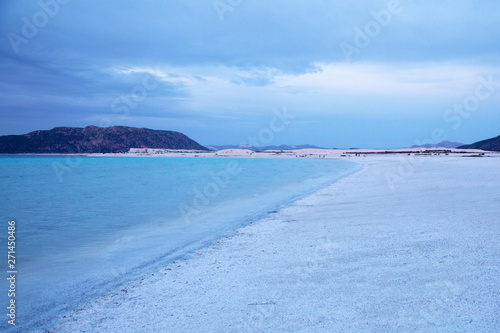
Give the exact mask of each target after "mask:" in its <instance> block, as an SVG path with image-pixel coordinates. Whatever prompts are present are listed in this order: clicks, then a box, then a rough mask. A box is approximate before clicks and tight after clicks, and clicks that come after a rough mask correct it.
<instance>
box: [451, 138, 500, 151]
mask: <svg viewBox="0 0 500 333" xmlns="http://www.w3.org/2000/svg"><path fill="white" fill-rule="evenodd" d="M458 148H460V149H482V150H488V151H500V135H499V136H497V137H494V138H491V139H486V140H482V141H478V142H475V143H473V144H470V145H463V146H460V147H458Z"/></svg>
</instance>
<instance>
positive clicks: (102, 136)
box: [0, 126, 207, 154]
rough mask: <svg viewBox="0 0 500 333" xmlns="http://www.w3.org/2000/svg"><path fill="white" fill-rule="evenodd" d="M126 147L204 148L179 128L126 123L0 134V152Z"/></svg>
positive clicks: (94, 150)
mask: <svg viewBox="0 0 500 333" xmlns="http://www.w3.org/2000/svg"><path fill="white" fill-rule="evenodd" d="M130 148H164V149H196V150H207V148H205V147H203V146H202V145H200V144H199V143H197V142H196V141H194V140H192V139H190V138H189V137H187V136H186V135H184V134H182V133H180V132H175V131H165V130H152V129H148V128H136V127H126V126H112V127H97V126H86V127H84V128H82V127H54V128H53V129H50V130H37V131H33V132H29V133H26V134H21V135H4V136H0V153H2V154H50V153H59V154H74V153H112V152H127V151H128V150H129V149H130Z"/></svg>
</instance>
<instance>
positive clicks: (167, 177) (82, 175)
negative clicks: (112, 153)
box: [0, 157, 358, 329]
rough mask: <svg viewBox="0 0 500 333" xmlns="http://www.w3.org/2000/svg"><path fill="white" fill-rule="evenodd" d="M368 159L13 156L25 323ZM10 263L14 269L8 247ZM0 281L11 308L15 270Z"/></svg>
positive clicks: (76, 303) (10, 174)
mask: <svg viewBox="0 0 500 333" xmlns="http://www.w3.org/2000/svg"><path fill="white" fill-rule="evenodd" d="M357 168H358V167H357V165H356V164H354V163H350V162H346V161H333V160H305V159H222V158H138V157H134V158H109V157H102V158H96V157H88V158H86V157H72V158H69V157H2V158H0V190H1V194H0V207H1V213H0V215H1V216H0V222H1V225H3V227H2V229H1V230H4V232H3V233H4V235H3V236H1V235H0V246H1V249H2V251H4V253H6V252H7V236H8V235H7V222H8V220H11V219H14V220H15V221H16V223H17V234H16V238H17V239H16V243H17V248H16V258H17V270H18V272H19V273H18V275H17V292H16V296H17V297H16V304H17V305H18V307H17V315H18V318H17V325H16V327H17V328H18V329H19V328H24V329H32V328H37V329H41V328H43V329H50V328H51V327H52V326H53V324H54V320H56V319H57V318H58V316H60V315H62V314H63V313H64V312H65V311H71V310H75V309H77V308H78V307H83V306H84V304H85V302H87V301H89V300H91V299H92V298H94V297H98V296H100V295H103V294H104V293H106V292H108V291H109V290H111V289H112V288H116V287H118V286H119V285H120V284H123V283H124V282H127V281H128V280H131V279H137V278H138V277H139V276H141V275H142V274H147V273H152V272H155V271H156V270H157V269H158V268H160V267H162V266H164V265H166V264H168V262H170V261H172V260H174V259H176V258H179V257H182V256H183V255H185V254H186V253H188V252H189V251H192V250H193V249H196V248H200V247H203V246H206V245H208V244H210V243H211V242H214V241H215V240H217V239H220V238H221V237H224V236H228V235H231V234H233V233H234V232H235V230H236V229H237V228H239V227H241V226H244V225H247V224H249V223H251V222H252V221H255V220H257V219H259V218H261V217H264V216H265V215H266V214H268V212H269V211H271V210H275V209H278V208H280V207H282V206H283V205H286V204H288V203H290V202H291V201H292V200H294V199H296V198H298V197H300V196H303V195H305V194H306V193H309V192H311V191H313V190H315V189H317V188H319V187H321V186H324V185H326V184H328V183H331V182H333V181H335V180H336V179H338V178H340V177H342V176H344V175H347V174H349V173H351V172H353V171H355V170H356V169H357ZM3 257H4V258H5V257H6V255H4V256H3ZM0 267H1V269H2V271H3V272H4V275H5V276H6V275H7V273H6V272H7V270H8V269H7V260H6V258H5V259H4V260H2V261H1V263H0ZM1 288H2V289H1V290H2V291H1V294H2V298H1V300H2V304H3V305H2V308H3V309H5V308H6V306H7V302H8V298H7V296H6V294H7V293H6V291H7V290H8V285H7V282H6V279H2V283H1ZM4 312H5V313H6V311H4ZM1 315H2V317H4V316H5V314H4V313H2V314H1ZM6 326H7V325H6V320H5V319H4V320H2V321H1V322H0V328H5V327H6Z"/></svg>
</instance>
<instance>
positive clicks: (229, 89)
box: [0, 0, 500, 148]
mask: <svg viewBox="0 0 500 333" xmlns="http://www.w3.org/2000/svg"><path fill="white" fill-rule="evenodd" d="M0 35H1V40H0V135H7V134H23V133H26V132H29V131H33V130H37V129H51V128H53V127H57V126H78V127H84V126H86V125H96V126H113V125H124V126H134V127H147V128H153V129H166V130H175V131H180V132H183V133H185V134H187V135H188V136H190V137H191V138H193V139H195V140H197V141H198V142H200V143H201V144H204V145H208V144H239V143H244V142H248V141H249V138H254V139H256V140H255V141H256V143H259V144H282V143H285V144H306V143H309V144H315V145H318V146H322V147H342V148H349V147H362V148H396V147H407V146H411V145H413V144H416V143H422V142H432V141H435V140H438V141H440V140H441V139H446V140H450V141H459V142H464V143H472V142H475V141H478V140H482V139H486V138H490V137H494V136H497V135H499V134H500V126H499V124H500V1H498V0H481V1H477V0H476V1H472V0H470V1H469V0H433V1H431V0H422V1H416V0H414V1H411V0H400V1H398V0H383V1H378V0H371V1H368V0H366V1H362V0H354V1H343V0H342V1H341V0H330V1H327V0H307V1H306V0H175V1H174V0H164V1H159V0H158V1H125V0H101V1H84V0H64V1H63V0H40V1H28V0H26V1H18V0H2V1H1V2H0ZM278 114H279V115H281V117H282V118H277V117H278V116H277V115H278ZM283 117H284V118H283ZM280 121H281V122H280Z"/></svg>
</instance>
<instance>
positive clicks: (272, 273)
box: [55, 155, 500, 332]
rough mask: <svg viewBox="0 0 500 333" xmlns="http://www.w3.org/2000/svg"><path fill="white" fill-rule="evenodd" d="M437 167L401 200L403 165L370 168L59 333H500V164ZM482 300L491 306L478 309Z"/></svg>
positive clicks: (373, 163)
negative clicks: (294, 332)
mask: <svg viewBox="0 0 500 333" xmlns="http://www.w3.org/2000/svg"><path fill="white" fill-rule="evenodd" d="M496 156H498V155H496ZM424 159H425V161H426V163H424V164H422V165H420V166H419V167H417V168H416V169H415V171H414V173H413V174H409V175H408V176H407V178H406V179H404V180H403V181H401V182H400V183H399V184H397V186H396V187H395V189H391V188H390V186H388V184H387V180H386V179H385V178H384V175H386V172H388V171H396V170H397V169H398V168H399V167H400V166H401V165H400V163H401V161H400V159H398V158H390V157H387V158H380V156H370V157H367V158H366V159H362V160H359V159H358V160H356V161H357V162H363V163H362V164H363V165H364V168H363V169H362V170H360V171H357V172H356V173H354V174H351V175H349V176H347V177H344V178H341V179H340V180H338V181H337V182H335V183H333V184H331V185H328V186H327V187H325V188H322V189H320V190H318V191H317V192H314V193H313V194H310V195H307V196H305V197H303V198H301V199H298V200H297V201H295V202H294V203H292V204H291V205H290V206H289V207H286V208H283V209H282V210H280V211H278V212H275V213H273V214H271V216H269V217H267V218H265V219H262V220H260V221H257V222H255V223H254V224H251V225H248V226H246V227H243V228H241V229H239V230H238V231H237V232H238V233H237V235H236V236H233V237H228V238H224V239H222V240H219V241H218V242H217V243H218V244H216V245H215V246H211V247H209V248H205V249H202V250H198V251H196V252H195V253H193V254H191V255H189V257H188V258H187V259H185V260H181V261H179V262H174V263H172V264H170V265H169V266H167V267H165V268H164V269H162V270H161V271H159V272H158V273H155V274H153V275H151V276H148V277H146V276H145V277H144V278H143V279H142V280H141V281H135V282H133V283H130V284H128V285H126V286H124V288H123V289H122V290H121V291H117V292H116V293H114V294H111V295H107V296H105V297H103V298H101V299H99V300H97V301H95V302H93V303H92V305H91V306H90V307H88V308H86V309H81V310H80V311H77V312H73V313H68V314H67V315H66V316H65V318H61V319H60V321H59V324H58V326H57V328H56V330H55V331H57V332H69V331H74V330H76V329H86V330H90V331H95V330H105V329H108V330H120V331H124V332H128V331H134V330H136V329H138V328H140V327H143V328H146V330H163V331H165V330H167V331H182V332H183V331H189V330H196V329H201V328H204V331H207V332H215V331H218V330H221V329H223V328H227V329H223V330H224V331H234V332H237V331H238V332H241V331H255V330H271V331H283V330H285V328H288V329H292V328H297V327H302V328H303V329H309V328H311V327H314V328H315V329H317V330H321V331H323V330H324V329H328V330H330V331H339V330H342V329H348V330H349V329H354V330H359V329H361V330H363V329H367V328H370V327H371V328H372V329H374V328H377V329H388V330H395V329H396V328H398V329H415V328H417V329H422V328H427V329H432V328H436V327H437V328H446V329H452V330H453V329H459V330H463V329H466V330H469V329H471V330H475V329H479V330H482V331H489V330H491V329H493V328H498V325H499V323H498V319H496V320H495V319H494V316H492V314H493V313H494V311H495V304H498V301H499V299H498V296H495V294H493V295H490V296H487V295H486V293H487V292H489V293H490V294H491V291H492V287H493V288H494V286H495V285H494V283H493V282H492V281H495V276H498V275H496V274H497V273H499V269H498V263H497V265H496V266H495V264H494V262H496V261H495V258H496V254H498V252H499V250H498V245H497V241H495V239H498V236H499V234H500V232H499V226H498V225H499V223H498V222H499V216H500V211H499V210H500V209H499V208H498V205H496V206H494V205H493V206H491V205H489V204H485V202H484V200H478V199H483V197H484V195H485V194H490V195H493V194H494V193H498V186H500V179H499V177H498V175H497V174H496V172H495V171H496V170H497V167H498V163H499V162H500V160H498V159H494V158H488V159H477V158H461V157H459V156H446V157H445V156H442V158H439V159H436V158H429V157H426V158H424ZM473 167H475V168H476V169H477V168H480V169H481V170H480V171H482V173H481V172H477V170H474V169H471V168H473ZM474 171H476V172H474ZM450 177H451V179H450ZM463 188H465V189H466V190H467V191H468V192H470V193H468V195H467V196H466V197H467V198H469V200H472V201H473V207H474V210H472V211H471V210H469V209H467V210H464V209H463V208H462V207H463V204H462V202H461V201H460V200H459V199H460V198H462V197H463V196H464V194H463V193H461V191H460V189H463ZM495 190H496V192H495ZM471 195H472V196H471ZM453 196H455V197H456V196H458V197H459V198H454V197H453ZM450 198H451V199H450ZM363 199H366V200H363ZM438 202H439V205H438V204H437V203H438ZM422 208H424V209H422ZM474 211H476V213H475V214H474ZM485 212H486V213H485ZM484 214H486V216H487V217H489V219H490V221H488V219H483V220H481V219H480V218H478V217H477V215H480V216H482V215H484ZM408 216H410V218H408ZM450 216H452V217H450ZM464 216H466V217H468V218H470V219H471V221H472V222H474V223H472V224H471V221H469V220H467V219H464ZM429 217H433V219H432V221H438V222H439V223H437V224H433V223H432V221H431V220H429ZM454 219H456V220H454ZM401 220H403V222H404V221H405V220H408V221H406V223H401ZM410 220H411V221H410ZM398 221H399V222H398ZM410 222H411V223H410ZM476 224H479V225H476ZM486 226H487V227H488V228H489V229H488V228H485V227H486ZM398 231H399V232H398ZM466 231H467V232H468V233H467V232H466ZM407 233H408V234H409V235H407ZM457 233H458V234H457ZM410 236H411V237H410ZM464 237H465V239H468V242H467V243H464V239H462V238H464ZM466 244H467V245H466ZM481 246H482V247H483V249H482V251H479V249H480V247H481ZM485 249H486V252H484V251H485ZM459 254H460V255H459ZM462 256H465V259H463V258H462ZM475 256H479V258H480V259H479V258H476V257H475ZM429 258H431V259H429ZM396 259H397V260H396ZM485 262H486V263H489V264H488V265H486V266H484V263H485ZM481 263H483V266H481ZM381 267H382V268H381ZM385 270H388V271H389V272H390V273H392V274H389V272H386V271H385ZM457 270H458V271H457ZM360 272H361V273H363V274H360ZM470 272H472V273H474V272H475V273H477V274H474V276H473V278H474V279H467V278H464V275H467V274H469V273H470ZM445 273H447V274H445ZM479 273H481V274H479ZM480 277H481V278H480ZM478 278H479V280H478ZM497 280H498V278H497ZM391 281H392V282H394V285H393V284H392V283H391ZM478 281H479V282H478ZM403 282H404V283H403ZM491 283H493V285H491ZM409 286H411V288H410V287H409ZM497 286H498V285H497ZM398 292H400V293H401V292H402V294H403V296H404V297H403V299H401V297H402V296H401V295H398ZM467 292H468V293H472V295H469V296H468V298H467V297H465V296H464V293H467ZM475 292H476V294H474V293H475ZM442 293H444V294H445V296H441V294H442ZM477 293H479V294H477ZM474 296H480V297H474ZM374 297H375V298H374ZM464 297H465V298H464ZM349 299H350V300H351V301H349ZM464 299H466V300H465V301H464ZM468 299H470V300H471V301H470V302H472V300H474V302H476V301H480V304H483V305H482V306H479V307H478V308H476V309H475V310H471V311H469V307H470V306H472V303H470V302H469V301H468ZM352 300H354V301H352ZM495 302H496V303H495ZM435 303H437V304H440V303H441V306H438V309H437V312H438V313H440V314H441V315H440V316H435V317H434V315H433V313H434V312H436V311H434V310H436V309H434V310H433V311H429V310H428V309H429V308H432V307H429V305H432V304H435ZM304 305H307V306H304ZM375 305H377V306H378V307H379V308H380V307H381V308H382V309H383V311H382V312H383V313H379V312H378V311H377V309H376V307H375ZM466 310H467V311H466ZM360 311H361V312H360ZM294 313H295V314H294ZM488 316H491V317H488ZM463 317H467V318H468V319H467V320H470V322H469V323H466V322H465V319H463ZM214 318H215V319H214ZM460 318H462V319H460ZM469 318H470V319H469ZM488 318H489V319H488ZM334 319H335V320H334ZM370 320H373V321H374V322H375V326H373V325H372V326H369V325H368V323H369V322H370ZM372 324H373V323H372ZM366 325H368V326H366Z"/></svg>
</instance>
